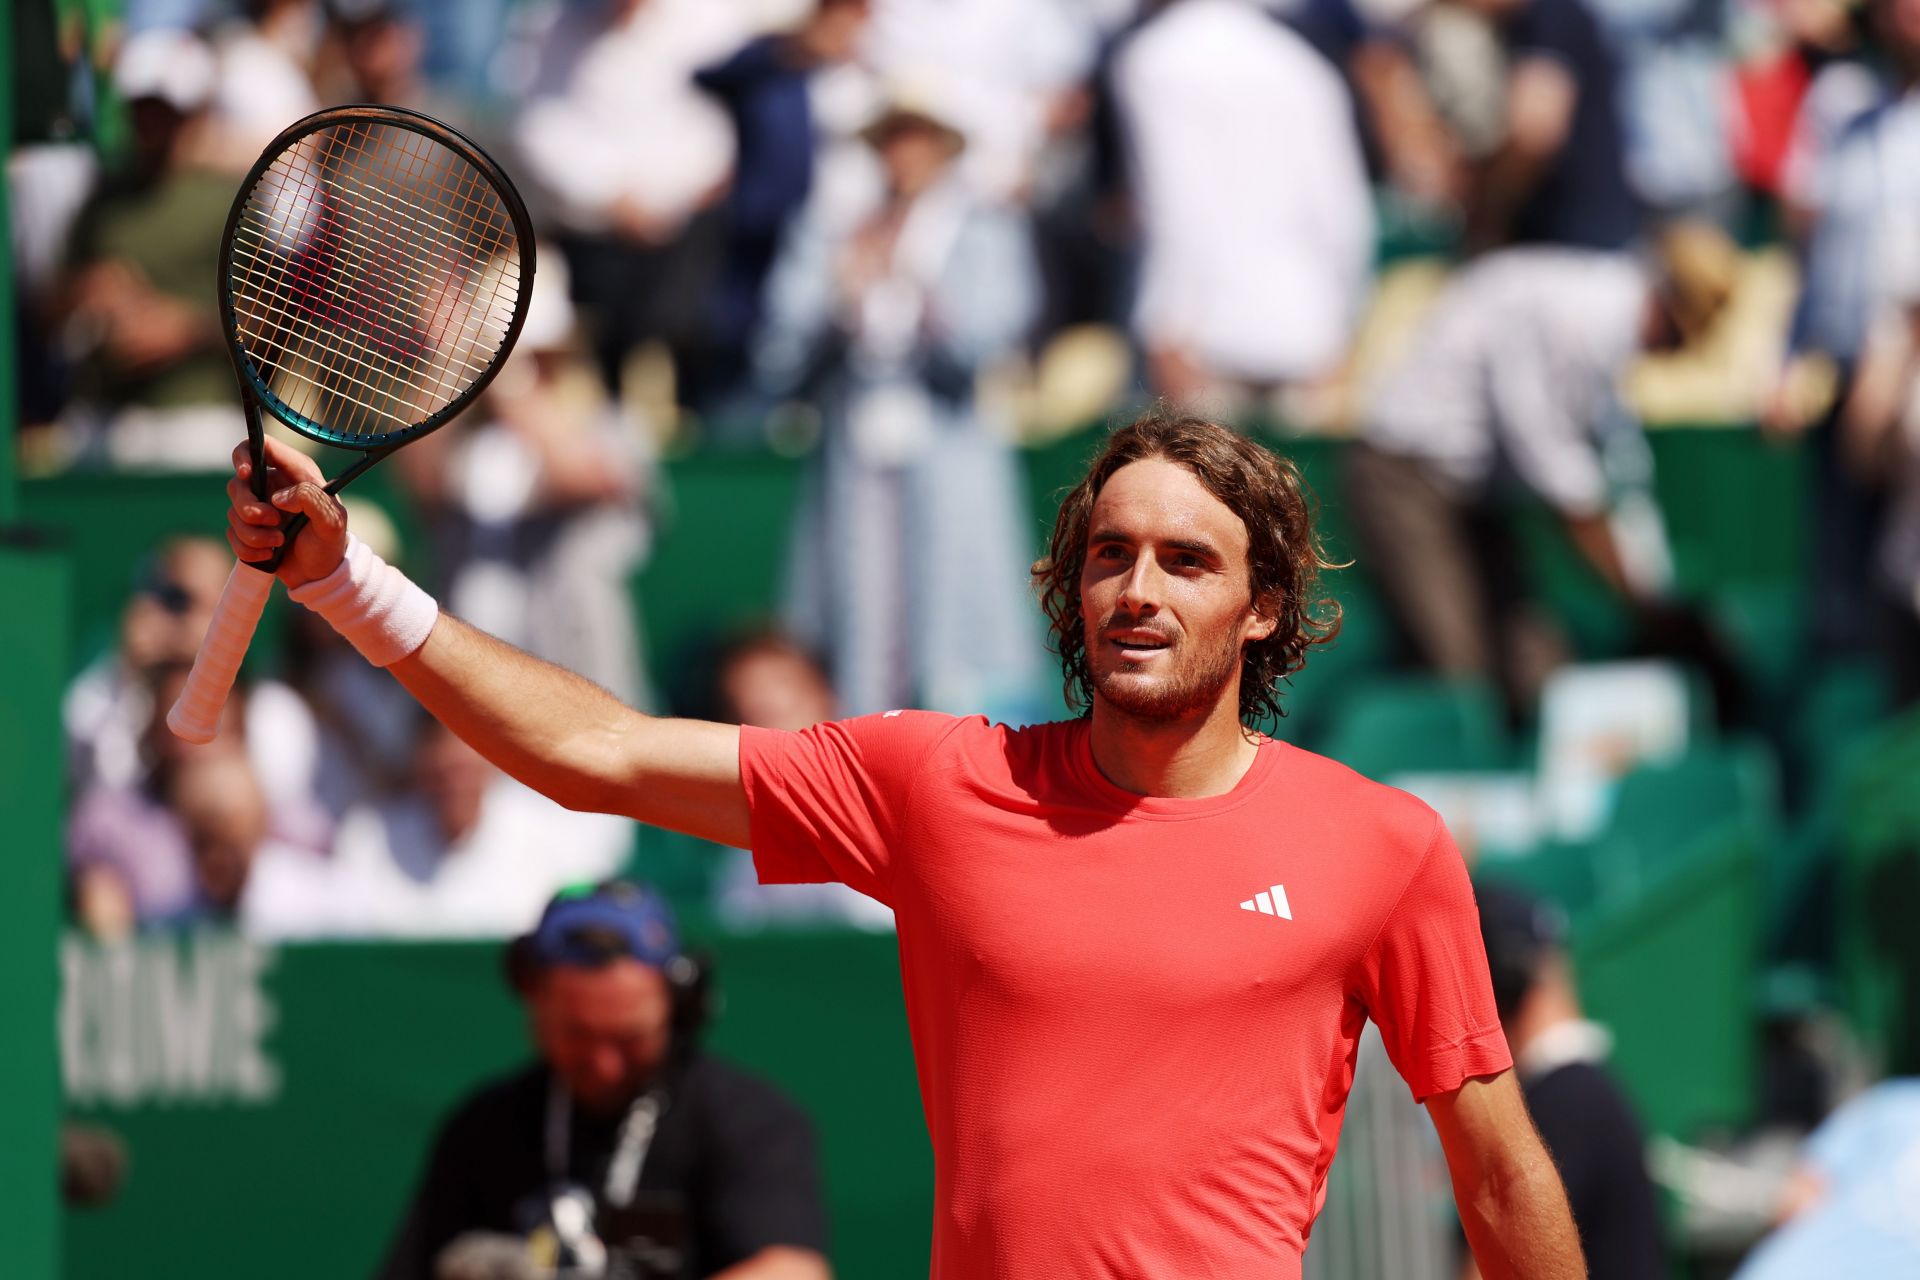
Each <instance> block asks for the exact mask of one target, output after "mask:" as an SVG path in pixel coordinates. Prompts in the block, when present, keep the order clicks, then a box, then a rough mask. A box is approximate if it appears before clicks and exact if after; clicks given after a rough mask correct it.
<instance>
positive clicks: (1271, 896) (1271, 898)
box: [1240, 885, 1293, 920]
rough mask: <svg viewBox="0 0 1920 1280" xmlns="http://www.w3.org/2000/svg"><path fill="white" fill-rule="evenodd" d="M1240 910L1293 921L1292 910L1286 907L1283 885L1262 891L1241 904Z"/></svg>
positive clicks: (1285, 894) (1285, 891)
mask: <svg viewBox="0 0 1920 1280" xmlns="http://www.w3.org/2000/svg"><path fill="white" fill-rule="evenodd" d="M1240 909H1241V910H1242V911H1258V912H1259V913H1260V914H1261V915H1263V916H1279V917H1280V918H1281V919H1282V920H1291V919H1293V908H1292V907H1289V906H1288V905H1287V890H1286V887H1285V886H1283V885H1275V886H1273V888H1271V889H1262V890H1261V891H1260V892H1258V893H1256V894H1254V895H1253V896H1252V897H1251V898H1248V899H1247V900H1246V901H1245V902H1243V903H1241V904H1240Z"/></svg>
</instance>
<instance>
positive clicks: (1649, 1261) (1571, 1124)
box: [1520, 1062, 1669, 1280]
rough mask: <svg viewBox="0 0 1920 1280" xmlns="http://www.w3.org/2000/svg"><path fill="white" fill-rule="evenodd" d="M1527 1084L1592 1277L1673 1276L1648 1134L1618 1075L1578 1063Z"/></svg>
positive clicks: (1529, 1106) (1530, 1104) (1600, 1279)
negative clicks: (1650, 1175)
mask: <svg viewBox="0 0 1920 1280" xmlns="http://www.w3.org/2000/svg"><path fill="white" fill-rule="evenodd" d="M1520 1087H1521V1092H1522V1093H1524V1094H1525V1095H1526V1099H1527V1109H1528V1110H1529V1111H1531V1112H1532V1113H1533V1122H1534V1124H1536V1125H1537V1126H1539V1129H1540V1136H1541V1137H1542V1138H1543V1139H1545V1140H1546V1144H1547V1150H1548V1151H1550V1152H1551V1153H1552V1154H1553V1162H1554V1164H1555V1165H1557V1166H1558V1167H1559V1169H1560V1177H1561V1179H1562V1181H1564V1182H1565V1183H1566V1185H1567V1199H1568V1201H1569V1202H1570V1203H1571V1204H1572V1206H1573V1221H1574V1225H1576V1226H1577V1227H1579V1228H1580V1246H1581V1248H1582V1249H1583V1250H1584V1251H1585V1253H1586V1255H1587V1273H1588V1274H1589V1275H1591V1276H1592V1277H1593V1280H1641V1278H1642V1277H1646V1278H1647V1280H1659V1278H1660V1277H1664V1276H1666V1275H1667V1274H1669V1273H1668V1269H1667V1258H1666V1246H1665V1244H1664V1243H1663V1242H1662V1240H1661V1235H1660V1213H1659V1207H1658V1205H1657V1204H1656V1203H1655V1200H1654V1193H1653V1182H1652V1180H1651V1179H1649V1178H1648V1176H1647V1165H1646V1157H1645V1154H1644V1148H1645V1145H1646V1144H1645V1140H1644V1139H1643V1138H1642V1136H1641V1133H1640V1124H1639V1121H1638V1120H1636V1119H1635V1118H1634V1115H1633V1110H1632V1108H1631V1107H1629V1106H1628V1105H1627V1100H1626V1099H1625V1098H1624V1097H1623V1096H1621V1093H1620V1089H1619V1087H1618V1086H1617V1085H1615V1084H1614V1082H1613V1080H1612V1078H1611V1077H1610V1076H1608V1075H1607V1073H1606V1072H1605V1071H1603V1070H1602V1069H1601V1068H1599V1067H1597V1066H1595V1065H1593V1064H1592V1063H1586V1062H1576V1063H1572V1064H1569V1065H1567V1066H1564V1067H1558V1068H1556V1069H1554V1070H1552V1071H1549V1072H1547V1073H1546V1074H1545V1075H1542V1076H1537V1077H1535V1078H1533V1079H1531V1080H1527V1081H1525V1082H1523V1083H1522V1084H1521V1086H1520Z"/></svg>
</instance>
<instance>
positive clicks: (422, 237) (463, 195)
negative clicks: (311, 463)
mask: <svg viewBox="0 0 1920 1280" xmlns="http://www.w3.org/2000/svg"><path fill="white" fill-rule="evenodd" d="M341 132H344V131H336V134H335V136H334V137H333V138H332V139H330V140H329V143H330V145H328V146H327V147H326V148H325V149H324V150H323V151H322V152H321V153H320V158H321V160H322V162H323V167H322V169H321V172H320V174H319V175H318V176H319V177H320V180H321V182H322V184H323V185H324V186H325V187H326V188H327V189H328V190H329V192H336V191H338V190H340V189H341V188H342V187H345V186H351V185H355V184H356V182H357V181H359V180H361V177H362V175H360V174H358V173H356V172H354V170H355V169H356V168H364V167H365V166H364V164H359V165H351V164H343V163H342V160H343V159H347V158H351V157H355V156H356V154H357V156H358V157H359V158H361V159H362V160H364V157H365V156H367V155H368V154H370V153H371V152H372V149H371V148H369V147H368V146H367V145H366V144H365V143H364V142H362V141H361V140H360V139H358V138H354V139H351V140H343V139H342V138H341V137H340V136H339V134H340V133H341ZM407 136H408V137H409V138H411V137H413V136H415V135H411V134H408V135H407ZM389 154H391V152H390V151H389ZM401 155H402V159H403V160H406V161H410V164H409V165H408V166H407V167H405V168H402V169H401V171H400V173H399V174H398V175H396V176H397V177H398V180H399V181H401V182H406V181H408V180H409V179H410V180H412V181H413V182H414V183H416V184H417V183H418V182H419V180H420V176H421V173H422V170H423V165H424V163H425V162H426V161H427V159H428V157H427V156H426V155H425V154H423V153H422V152H420V151H418V150H414V151H413V153H412V154H411V155H410V156H409V155H408V154H407V153H405V152H402V153H401ZM305 168H306V169H307V171H308V172H307V173H305V174H303V175H301V176H302V177H303V178H306V179H307V183H308V184H309V185H310V184H311V180H312V176H313V175H312V174H311V166H305ZM329 169H331V170H332V171H333V172H332V173H331V174H330V173H329V172H328V170H329ZM335 175H344V177H345V181H344V182H343V181H340V180H338V179H337V178H336V177H335ZM468 178H469V181H467V182H466V183H465V184H464V186H463V187H462V188H454V189H453V193H454V196H455V199H454V200H453V201H451V202H449V206H450V208H452V209H453V210H455V211H456V212H467V213H468V214H469V216H471V210H472V208H473V206H474V201H473V199H472V196H471V192H472V190H473V188H474V186H475V185H476V184H477V183H478V182H480V181H483V179H481V178H480V176H479V174H478V173H477V171H471V170H469V173H468ZM359 185H361V186H363V187H364V185H365V184H364V182H363V181H359ZM393 203H394V202H393V201H391V200H383V199H381V198H379V196H378V195H375V196H373V197H372V199H371V200H370V201H368V204H369V206H370V210H369V213H370V216H367V217H364V218H363V219H362V224H363V225H362V231H363V232H364V233H365V234H363V236H362V237H361V239H363V240H364V241H365V244H364V245H361V246H360V247H359V251H358V252H356V251H355V245H354V241H353V240H352V239H351V238H349V237H346V236H341V235H338V234H336V232H335V229H334V227H333V226H331V225H323V226H322V227H321V228H320V230H321V231H322V232H323V233H324V235H323V237H322V244H321V247H322V248H324V250H325V251H326V252H327V253H328V254H329V255H330V257H332V258H336V259H338V260H339V262H338V264H336V263H334V262H330V261H325V260H323V261H322V262H321V263H320V264H319V266H320V270H321V271H323V272H324V271H327V270H329V269H332V268H333V267H334V266H335V265H343V266H344V267H345V269H346V270H347V271H349V272H352V273H354V274H356V275H358V276H359V277H360V278H359V281H358V283H359V286H360V287H359V289H358V290H357V292H354V293H350V294H348V295H347V296H346V297H345V299H344V302H345V304H346V305H345V307H344V314H336V315H333V316H331V317H328V318H329V319H330V320H331V321H333V323H334V324H335V326H336V327H341V322H342V321H344V322H345V326H348V327H354V328H359V329H362V330H366V331H368V332H367V333H366V334H365V335H364V336H366V337H367V338H369V339H370V342H369V344H368V345H370V346H371V347H372V349H373V351H374V352H375V353H376V354H379V355H384V356H388V357H393V356H398V357H400V358H401V359H402V360H407V358H408V357H409V356H411V354H412V351H411V350H410V348H415V347H418V345H419V336H418V334H417V333H416V332H414V331H413V330H414V329H415V325H414V324H412V323H410V322H409V320H408V318H407V313H413V314H414V315H418V314H419V313H421V312H422V311H423V309H424V308H423V306H422V301H421V299H420V297H419V296H418V294H416V293H414V292H412V291H411V290H409V289H407V288H406V287H405V286H406V281H405V279H404V272H401V271H398V270H396V269H395V267H394V266H393V262H394V260H395V257H396V252H397V250H398V249H399V247H400V246H399V244H398V240H399V238H400V237H402V236H407V235H416V236H418V237H419V239H418V244H420V245H421V246H423V247H425V248H428V249H434V248H438V249H440V250H441V251H442V255H443V256H444V253H445V250H446V249H448V248H449V247H450V245H449V242H448V238H447V234H446V231H445V229H444V227H442V228H435V227H433V226H432V225H431V224H428V225H425V226H420V225H417V224H419V223H420V222H421V219H419V218H410V217H409V216H408V215H405V214H403V215H402V217H401V218H399V219H396V218H395V217H394V216H393V213H392V211H391V210H392V206H393ZM463 205H464V206H465V209H464V210H463V207H462V206H463ZM429 212H430V211H429ZM487 212H491V211H487ZM382 213H384V214H385V217H381V216H379V215H380V214H382ZM408 221H411V222H413V223H415V224H416V225H414V226H408V225H406V223H407V222H408ZM441 221H442V223H443V224H444V223H447V222H448V220H447V219H441ZM490 222H491V225H488V226H486V227H485V228H484V229H483V232H484V234H485V236H486V237H488V238H497V237H498V235H499V227H498V223H497V221H491V220H490ZM307 274H308V275H314V274H317V273H315V272H313V271H312V270H311V269H309V271H308V272H307ZM297 283H298V284H299V285H300V286H301V290H300V294H301V295H303V296H302V297H301V301H303V302H305V303H306V304H307V305H306V307H305V308H304V309H305V310H306V311H308V312H312V311H314V310H315V309H316V307H315V305H314V304H315V302H316V299H315V298H313V297H311V296H304V295H306V294H308V293H309V292H310V290H311V285H312V282H311V281H310V280H299V281H297ZM440 292H441V297H440V300H439V301H440V305H439V306H438V307H436V308H435V314H432V315H430V316H429V321H430V323H432V324H434V325H436V326H437V327H440V328H447V327H449V326H448V320H449V317H448V316H447V315H446V314H444V313H445V312H446V310H447V308H448V303H449V302H450V300H451V299H452V298H454V297H455V296H457V295H456V294H455V292H454V290H452V289H449V288H447V287H446V286H445V284H444V283H443V284H442V286H441V289H440ZM319 301H321V302H322V304H324V299H322V300H319ZM280 310H281V312H282V313H284V314H283V316H282V318H291V319H293V320H295V321H298V320H302V319H308V317H304V316H300V315H298V314H294V313H288V312H287V311H286V308H284V307H282V308H280ZM313 327H314V326H313V325H312V324H311V323H309V324H307V326H306V328H307V329H309V330H312V329H313ZM458 328H459V329H460V330H461V331H462V333H463V335H464V336H465V337H466V338H467V339H468V340H469V345H473V339H475V338H476V337H481V338H483V339H490V340H487V342H486V345H488V346H489V347H492V346H495V345H497V339H493V338H492V337H491V335H478V334H476V332H475V325H474V324H473V323H472V321H471V320H468V321H467V322H466V323H464V324H459V325H458ZM307 336H309V337H312V336H314V335H313V334H312V333H309V334H308V335H307ZM316 345H318V346H319V347H320V348H322V351H323V352H324V356H323V359H322V361H321V363H322V364H323V365H324V366H326V368H327V369H328V371H329V372H332V373H334V374H336V377H335V378H333V379H332V380H331V381H333V382H336V383H337V382H338V380H339V379H338V377H337V375H338V373H340V372H342V371H341V370H339V369H338V368H337V367H336V366H337V365H338V364H339V363H340V362H341V360H342V358H343V357H345V359H346V363H348V364H351V365H355V366H357V367H356V368H354V369H352V370H349V371H347V372H352V373H357V374H358V375H359V376H360V377H361V378H363V379H367V378H368V377H369V371H370V370H372V371H374V373H375V374H376V375H385V376H386V380H389V381H390V380H391V374H390V372H389V371H387V370H384V369H379V368H378V365H377V362H375V361H371V360H364V359H354V358H351V357H350V356H346V353H345V350H344V344H343V343H342V342H340V341H338V340H335V341H326V340H325V339H324V338H322V339H321V340H320V341H319V342H318V343H317V344H316ZM451 351H452V349H450V353H451ZM452 363H454V364H461V363H465V364H466V368H467V371H468V372H474V371H476V370H477V369H481V368H484V366H475V365H473V364H472V363H471V362H462V361H460V360H458V358H457V354H456V355H455V359H454V360H453V361H452ZM306 381H308V383H309V384H310V385H311V384H313V383H314V382H315V381H316V380H315V379H311V378H308V379H306ZM322 381H323V383H324V381H325V380H322ZM431 381H432V382H433V383H435V384H437V387H438V388H439V389H441V390H442V391H444V392H447V393H448V394H447V398H448V399H451V398H452V395H455V394H458V391H457V387H459V386H460V385H463V383H464V379H461V378H459V377H457V376H453V377H449V376H447V375H446V374H444V373H441V374H440V375H439V376H437V377H434V378H432V379H431ZM347 399H348V401H349V403H357V404H358V405H359V406H360V407H361V408H362V409H363V410H365V411H367V412H373V411H377V410H378V409H379V407H380V406H378V405H370V404H369V403H368V402H367V401H366V400H364V399H362V398H360V397H353V396H351V395H349V396H348V397H347ZM402 416H403V415H400V414H394V415H393V417H394V419H395V420H398V419H399V418H400V417H402ZM358 417H364V413H363V414H362V415H358ZM346 425H347V426H348V428H349V429H350V430H354V429H361V428H364V427H365V426H366V425H367V424H365V423H364V422H361V421H358V420H357V417H356V415H351V414H350V415H348V420H347V423H346Z"/></svg>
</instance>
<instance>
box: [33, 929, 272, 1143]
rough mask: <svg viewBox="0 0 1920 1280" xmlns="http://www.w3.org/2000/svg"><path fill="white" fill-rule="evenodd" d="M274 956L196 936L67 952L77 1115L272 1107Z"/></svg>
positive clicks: (230, 940) (64, 985) (64, 1046)
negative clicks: (127, 1109)
mask: <svg viewBox="0 0 1920 1280" xmlns="http://www.w3.org/2000/svg"><path fill="white" fill-rule="evenodd" d="M274 959H275V953H274V950H273V948H271V947H263V946H261V945H259V944H258V943H253V942H248V941H247V940H246V939H244V938H241V937H239V936H237V935H233V934H221V933H193V934H188V935H184V936H182V937H179V938H169V937H151V938H141V939H138V940H136V941H132V942H122V943H113V944H108V945H102V944H98V943H93V942H89V941H87V940H85V939H81V938H74V937H69V938H66V939H64V940H63V941H62V943H61V947H60V979H61V991H60V1063H61V1075H62V1077H63V1082H64V1084H65V1087H66V1097H67V1101H68V1103H69V1104H72V1105H77V1106H85V1105H90V1104H102V1103H104V1104H108V1105H118V1106H132V1105H135V1104H139V1103H150V1102H193V1103H209V1102H215V1103H219V1102H224V1103H235V1102H237V1103H249V1104H263V1103H268V1102H271V1101H273V1099H274V1098H275V1097H276V1096H277V1095H278V1094H279V1092H280V1067H279V1064H278V1063H276V1062H275V1061H274V1060H273V1058H272V1056H271V1055H270V1054H269V1052H268V1051H267V1047H266V1039H267V1033H268V1032H269V1031H270V1030H272V1027H273V1022H274V1016H275V1013H276V1010H275V1008H274V1005H273V1002H272V1000H271V999H269V998H268V996H267V992H266V987H265V984H264V983H263V982H262V978H263V977H264V976H265V975H266V974H267V973H268V972H269V971H270V970H271V969H272V967H273V963H274Z"/></svg>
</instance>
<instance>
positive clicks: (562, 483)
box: [396, 255, 653, 706]
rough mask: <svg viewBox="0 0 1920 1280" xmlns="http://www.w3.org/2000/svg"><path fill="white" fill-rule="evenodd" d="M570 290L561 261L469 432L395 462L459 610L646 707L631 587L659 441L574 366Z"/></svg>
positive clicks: (537, 291)
mask: <svg viewBox="0 0 1920 1280" xmlns="http://www.w3.org/2000/svg"><path fill="white" fill-rule="evenodd" d="M567 288H568V276H567V270H566V263H565V260H564V259H562V258H560V257H559V256H558V255H554V256H552V257H550V258H546V259H543V260H542V262H541V264H540V270H539V274H538V275H537V276H536V277H535V279H534V283H533V299H532V301H531V302H530V303H529V305H528V311H527V321H526V325H525V327H524V328H523V329H522V330H521V333H520V341H519V343H518V345H517V346H516V347H515V349H514V353H513V355H512V356H511V357H510V358H509V360H508V362H507V365H506V367H505V368H504V369H503V370H502V371H501V375H500V377H499V378H497V379H496V380H495V381H494V383H493V385H492V386H491V387H489V388H488V390H487V394H486V397H485V398H484V399H483V400H482V402H481V405H480V408H479V409H478V410H477V411H476V412H475V413H473V414H472V416H471V419H470V422H471V425H469V426H468V427H466V428H464V429H463V430H461V431H459V432H442V433H439V434H436V435H432V436H429V437H427V438H426V439H425V440H422V441H420V442H419V443H418V444H417V445H414V446H411V447H409V448H408V449H406V450H405V451H404V452H402V453H401V454H400V455H399V456H398V457H397V458H396V461H397V462H398V463H399V464H400V466H401V468H402V474H403V475H405V477H406V479H407V484H408V487H409V488H410V489H411V490H412V492H413V494H414V496H415V498H416V499H417V500H418V501H419V503H420V505H421V507H422V508H423V510H424V512H425V513H426V516H427V518H428V524H429V528H430V529H431V531H432V533H433V535H434V539H435V542H436V544H437V547H436V551H437V554H436V556H435V559H436V561H437V563H438V564H439V565H440V566H441V568H442V571H443V574H444V577H443V580H442V581H441V583H440V584H439V590H440V593H441V594H442V595H443V596H444V598H445V599H446V600H447V602H448V606H449V607H450V608H452V609H453V610H455V611H456V612H457V613H459V614H460V616H462V617H465V618H472V619H474V621H475V625H479V626H485V627H487V628H488V629H489V630H492V631H494V633H495V634H496V635H500V636H502V637H504V638H506V639H507V640H509V641H510V642H511V643H514V644H517V645H520V646H521V647H523V648H525V649H527V650H529V651H530V652H532V653H535V654H538V655H539V656H541V657H543V658H546V659H547V660H548V661H550V662H557V663H559V664H560V665H561V666H564V667H568V668H570V669H572V670H574V671H578V672H579V673H580V674H582V675H584V676H586V677H587V678H588V679H590V680H592V681H594V682H595V683H597V684H599V685H601V686H602V687H604V688H606V689H608V690H609V691H611V692H612V693H614V694H615V695H616V696H618V697H619V698H620V699H621V700H622V701H624V702H627V703H629V704H630V705H634V706H646V705H650V704H651V701H652V700H651V698H650V696H649V694H648V691H647V685H646V675H645V672H644V671H643V670H642V668H641V654H640V634H639V628H638V626H637V625H636V619H635V617H634V605H633V597H632V594H631V591H630V588H629V582H630V580H631V578H632V575H633V573H634V572H635V570H637V569H638V568H639V566H640V564H641V562H642V560H643V559H644V557H645V553H646V549H647V544H648V538H649V533H650V529H649V526H648V522H647V519H646V514H645V507H644V504H645V499H646V496H647V490H648V487H649V482H650V479H651V474H652V463H653V458H652V441H651V440H650V439H649V438H648V436H647V434H646V431H645V429H644V427H643V426H642V424H640V423H639V422H637V421H636V420H635V419H634V417H633V415H631V414H629V413H628V412H626V410H624V409H623V408H622V407H621V405H620V403H619V402H618V401H617V400H615V399H613V398H611V397H609V396H608V395H607V393H606V391H605V389H604V388H603V387H601V386H600V385H598V383H597V382H596V381H595V379H594V377H593V373H592V370H591V368H590V367H589V366H588V365H587V363H586V362H585V361H583V360H582V359H581V357H580V355H579V354H578V350H577V347H576V345H575V333H574V329H575V325H574V311H573V306H572V304H571V303H569V302H568V301H567ZM481 619H485V621H484V622H482V621H481Z"/></svg>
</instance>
